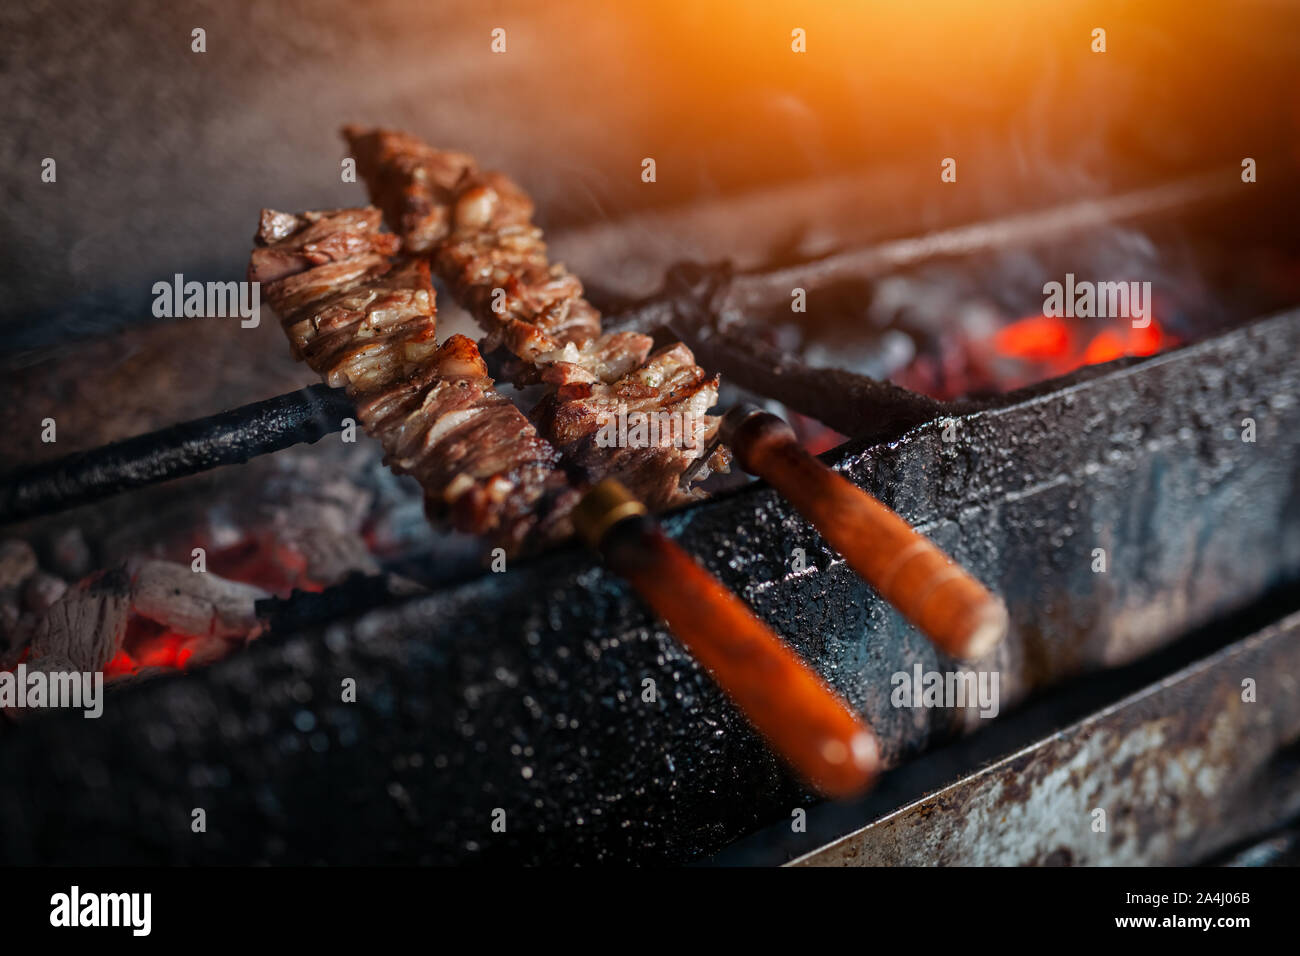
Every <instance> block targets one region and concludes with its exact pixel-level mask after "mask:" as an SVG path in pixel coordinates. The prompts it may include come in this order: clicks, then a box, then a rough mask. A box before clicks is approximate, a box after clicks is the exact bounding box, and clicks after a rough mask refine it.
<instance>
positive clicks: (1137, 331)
mask: <svg viewBox="0 0 1300 956" xmlns="http://www.w3.org/2000/svg"><path fill="white" fill-rule="evenodd" d="M1087 331H1088V330H1087V329H1086V328H1084V327H1082V326H1081V325H1079V324H1078V322H1077V320H1076V321H1075V322H1074V323H1073V324H1072V323H1071V321H1070V320H1068V319H1064V318H1056V317H1052V316H1046V315H1032V316H1028V317H1026V318H1023V319H1017V320H1016V321H1014V322H1012V323H1010V324H1009V325H1006V326H1003V327H1002V328H1001V329H999V330H998V331H997V332H996V333H994V335H993V348H994V350H995V352H996V354H997V355H999V356H1001V357H1003V358H1009V359H1015V360H1017V361H1019V362H1023V363H1028V364H1031V365H1038V366H1040V369H1039V371H1040V372H1041V373H1042V375H1040V376H1039V377H1048V376H1054V375H1064V374H1065V373H1066V372H1072V371H1074V370H1075V369H1076V368H1079V367H1080V366H1082V365H1099V364H1101V363H1102V362H1112V361H1114V360H1115V359H1119V358H1125V357H1132V356H1143V355H1155V354H1156V353H1157V352H1160V351H1162V350H1164V349H1167V348H1170V347H1171V346H1173V345H1176V344H1177V340H1176V339H1174V338H1173V337H1172V336H1170V335H1168V334H1167V333H1166V332H1165V331H1164V329H1163V328H1161V326H1160V323H1159V322H1158V321H1156V319H1154V318H1152V319H1151V321H1150V323H1149V324H1147V325H1146V326H1144V327H1142V328H1134V327H1133V326H1132V325H1131V324H1124V325H1115V326H1108V327H1106V328H1103V329H1101V330H1100V331H1099V332H1096V333H1095V334H1093V335H1092V337H1091V338H1085V337H1084V336H1085V335H1086V333H1087ZM1083 341H1086V342H1087V344H1086V345H1082V347H1081V346H1080V343H1081V342H1083ZM1030 380H1032V377H1031V379H1030ZM1021 384H1023V382H1022V383H1021Z"/></svg>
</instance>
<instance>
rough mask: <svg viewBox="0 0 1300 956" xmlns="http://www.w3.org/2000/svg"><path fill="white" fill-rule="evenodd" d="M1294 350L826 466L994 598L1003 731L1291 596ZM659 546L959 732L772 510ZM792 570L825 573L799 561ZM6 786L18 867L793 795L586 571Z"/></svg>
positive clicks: (526, 845) (1023, 403) (7, 774)
mask: <svg viewBox="0 0 1300 956" xmlns="http://www.w3.org/2000/svg"><path fill="white" fill-rule="evenodd" d="M1298 347H1300V312H1291V313H1286V314H1283V315H1279V316H1276V317H1274V318H1271V319H1267V320H1263V321H1260V322H1257V323H1253V324H1251V325H1249V326H1247V327H1244V328H1241V329H1238V330H1236V331H1233V332H1231V333H1228V334H1226V335H1223V336H1221V337H1219V338H1217V339H1214V340H1212V341H1209V342H1205V343H1202V344H1199V345H1196V346H1192V347H1188V348H1184V349H1180V350H1176V351H1174V352H1170V353H1166V354H1163V355H1160V356H1157V357H1154V358H1152V359H1148V360H1145V361H1141V362H1136V363H1131V364H1130V365H1129V366H1128V367H1116V366H1110V367H1106V368H1103V369H1095V368H1094V369H1089V370H1086V371H1085V372H1083V373H1080V374H1079V375H1077V376H1075V377H1074V378H1073V379H1070V380H1066V381H1064V382H1057V383H1050V384H1049V385H1045V386H1043V387H1040V388H1038V389H1034V390H1030V391H1029V392H1026V393H1022V394H1020V395H1016V396H1011V397H1009V398H1008V399H1006V400H1005V402H1004V404H1003V407H1000V408H995V409H985V410H977V411H970V412H966V413H963V414H960V415H958V416H957V417H956V418H955V424H956V434H957V436H958V440H957V441H955V442H951V443H947V442H944V441H943V438H942V434H943V431H944V427H945V425H946V424H948V419H947V418H946V416H943V415H941V416H940V417H938V418H936V419H935V420H933V421H931V422H929V423H926V424H924V425H922V426H920V427H917V428H915V429H913V430H911V431H908V432H906V433H905V434H900V435H896V436H894V437H893V439H892V440H891V441H889V442H887V443H883V444H877V445H873V446H870V447H865V446H864V444H863V443H862V442H856V443H852V444H850V445H847V446H845V447H844V448H843V449H841V450H840V451H839V452H837V455H836V460H837V462H838V463H839V465H840V466H841V467H842V468H844V469H845V471H846V473H847V474H848V475H849V476H850V477H851V478H853V480H855V481H857V482H858V483H859V484H861V485H862V486H863V487H866V488H867V489H869V490H870V491H871V492H872V493H873V494H875V495H877V496H878V497H880V498H881V500H883V501H885V502H886V503H887V504H889V505H890V506H891V507H893V508H895V509H896V510H897V511H899V512H900V513H901V514H902V515H903V516H904V517H906V518H908V519H909V520H911V521H912V522H914V523H915V524H916V525H917V526H918V527H919V528H920V529H921V530H922V531H924V532H926V533H927V534H930V535H931V536H932V537H934V538H935V540H936V541H937V542H938V543H939V544H940V545H941V546H943V547H945V548H946V549H948V550H949V551H950V553H951V554H953V556H954V557H955V558H956V559H957V560H959V561H961V562H963V563H964V564H966V565H967V566H968V567H969V568H971V570H972V571H973V572H974V573H975V574H976V575H977V576H978V577H980V578H981V579H982V580H984V581H986V582H987V583H988V584H990V585H991V587H992V588H993V589H994V590H995V591H997V592H999V593H1001V594H1003V595H1004V596H1005V597H1006V599H1007V603H1008V605H1009V606H1010V607H1011V609H1012V613H1013V625H1012V635H1011V637H1010V638H1009V640H1008V643H1007V644H1006V645H1005V647H1004V648H1003V649H1002V650H1001V651H1000V652H999V655H998V658H997V660H996V664H995V665H994V666H996V667H997V669H998V670H1000V671H1001V673H1002V675H1003V696H1002V706H1003V708H1004V709H1005V708H1008V707H1010V706H1012V704H1013V703H1014V702H1015V701H1016V700H1019V699H1021V698H1023V697H1024V696H1025V695H1026V694H1028V693H1030V692H1031V691H1033V690H1035V689H1039V688H1042V687H1045V686H1047V685H1049V684H1051V683H1054V682H1056V681H1058V680H1060V679H1061V678H1063V677H1065V676H1067V675H1070V674H1074V673H1078V672H1080V671H1083V670H1087V669H1091V668H1097V667H1101V666H1109V665H1114V664H1117V663H1122V662H1125V661H1129V660H1132V659H1134V658H1135V657H1137V656H1138V655H1140V654H1141V653H1143V652H1145V651H1147V650H1150V649H1152V648H1154V647H1157V646H1159V645H1161V644H1164V643H1166V642H1169V641H1171V640H1173V639H1174V638H1176V637H1177V636H1178V635H1180V634H1181V633H1183V632H1184V631H1186V630H1187V629H1188V628H1191V627H1194V626H1196V625H1199V624H1203V623H1205V622H1207V621H1209V620H1211V619H1213V618H1215V617H1217V616H1219V615H1222V614H1225V613H1227V612H1229V611H1231V610H1233V609H1235V608H1238V607H1241V606H1243V605H1245V604H1247V603H1249V602H1250V601H1252V600H1254V599H1256V598H1258V597H1260V596H1261V595H1262V594H1264V593H1265V592H1266V591H1268V590H1270V589H1272V588H1276V587H1278V586H1280V585H1282V584H1285V583H1287V582H1293V581H1294V580H1296V579H1297V577H1300V499H1298V498H1297V490H1296V489H1297V487H1300V483H1298V482H1297V481H1296V475H1297V474H1298V473H1300V447H1297V445H1296V443H1294V442H1293V441H1291V440H1290V438H1289V437H1288V436H1290V435H1294V434H1297V433H1300V432H1297V429H1300V407H1298V406H1297V403H1296V402H1295V401H1294V398H1293V396H1294V395H1296V394H1298V393H1300V381H1298V378H1300V370H1297V369H1296V368H1295V365H1294V361H1293V358H1294V355H1295V354H1296V352H1297V348H1298ZM1247 416H1250V417H1253V418H1255V419H1256V420H1257V423H1258V442H1257V443H1255V444H1247V443H1243V442H1242V441H1241V440H1240V423H1241V421H1242V419H1243V418H1244V417H1247ZM1049 516H1050V517H1049ZM667 524H668V527H669V529H670V530H671V531H672V533H673V534H674V535H676V536H677V537H678V539H679V540H680V541H681V543H682V544H683V545H684V546H685V547H686V548H687V549H688V550H690V551H691V552H692V553H694V554H696V555H697V556H699V557H700V558H701V559H702V560H703V561H704V563H705V564H706V565H707V566H708V567H709V568H710V569H711V570H712V571H714V572H715V573H716V574H718V575H719V577H721V578H722V580H723V581H724V582H725V583H727V584H728V585H730V586H732V587H733V588H735V589H736V590H738V591H739V592H740V593H741V594H742V595H743V596H744V597H745V598H746V599H747V600H748V601H750V602H751V603H752V604H753V606H754V607H755V608H756V609H757V611H758V612H759V613H760V614H761V615H762V616H763V617H764V618H765V619H767V620H768V621H769V622H771V623H772V624H773V625H774V626H775V628H776V629H777V630H778V631H779V632H780V633H781V634H782V635H783V636H784V637H786V638H787V639H788V640H790V641H791V643H792V644H794V645H795V646H796V647H797V648H798V649H799V650H800V652H802V653H803V654H804V655H805V656H806V657H808V658H809V659H810V660H811V661H812V662H813V663H814V665H815V666H816V667H817V668H818V669H819V670H820V671H821V673H822V674H823V675H825V676H826V678H827V679H828V680H829V681H830V682H831V683H832V684H834V685H835V686H836V687H837V688H838V689H840V690H841V691H842V692H843V693H844V694H845V696H846V697H847V698H848V699H849V700H850V701H852V702H853V703H854V704H855V705H856V706H858V707H859V708H860V709H861V710H862V711H863V712H864V713H865V714H866V715H867V716H868V717H869V718H870V719H871V720H872V722H873V724H874V726H875V727H876V729H877V731H878V732H879V733H880V735H881V738H882V742H883V746H884V752H885V756H886V759H887V761H888V763H889V764H891V765H896V764H898V763H899V762H901V761H903V760H905V759H907V758H909V757H911V756H913V755H915V754H916V753H918V752H920V751H921V750H923V749H925V748H927V747H928V746H931V745H933V744H934V743H936V742H938V741H940V740H942V739H944V738H946V737H947V736H949V735H951V734H953V733H955V732H956V731H957V730H958V727H957V718H956V717H955V716H954V714H953V713H952V712H950V711H935V710H931V711H922V712H920V713H921V714H922V717H921V718H920V719H918V718H916V717H915V713H914V712H911V711H899V710H894V709H892V708H891V707H890V706H889V704H888V687H889V675H890V674H892V673H894V672H896V671H900V670H910V668H911V667H912V665H913V664H914V663H917V662H920V663H921V664H922V665H923V666H925V667H926V668H927V669H931V668H933V667H934V666H935V665H936V664H937V663H938V662H937V660H936V657H935V652H934V651H933V650H932V649H931V648H930V647H929V645H928V644H926V643H925V642H924V641H923V640H922V639H921V638H920V637H919V636H918V635H916V634H915V632H913V631H912V630H911V629H910V628H909V627H907V626H906V625H905V623H904V622H903V621H902V620H901V619H899V618H898V617H897V616H896V615H895V614H894V613H893V612H892V611H891V610H889V609H888V608H887V607H886V606H883V605H882V604H880V603H879V601H878V600H877V599H876V598H875V596H874V595H873V594H872V593H871V592H870V591H869V590H868V589H867V588H866V587H865V586H864V585H863V584H862V583H861V582H860V581H859V580H858V579H857V578H856V577H855V576H854V575H853V574H852V573H851V572H850V571H849V570H848V569H847V568H846V567H845V566H844V565H843V564H841V563H839V562H838V560H837V559H836V558H833V557H832V556H831V555H830V554H828V553H826V552H825V551H824V550H823V548H822V547H821V545H820V543H819V539H818V538H817V537H816V535H815V534H814V533H813V532H812V531H811V530H810V529H809V528H808V526H807V525H806V524H805V523H804V522H803V521H802V519H800V518H799V517H798V516H796V515H794V514H793V513H791V512H790V511H789V510H788V508H787V506H786V505H785V504H784V503H783V502H782V501H781V500H779V499H778V498H777V497H776V496H775V495H773V494H772V493H771V492H770V491H768V490H766V489H764V488H761V487H751V488H748V489H745V490H742V491H739V492H737V493H734V494H731V495H727V496H724V497H722V498H720V499H718V500H714V501H711V502H708V503H705V504H702V505H699V506H696V507H693V508H690V509H688V510H686V511H683V512H680V513H677V514H674V515H672V516H670V517H669V518H668V521H667ZM796 547H801V548H805V549H806V551H807V554H808V557H809V561H810V563H811V565H812V570H810V571H806V572H803V573H798V574H795V573H792V572H790V571H789V570H788V567H787V565H786V562H787V561H788V560H789V557H790V555H791V553H792V551H793V549H794V548H796ZM1096 547H1104V548H1105V549H1106V550H1107V553H1108V556H1109V569H1110V570H1109V571H1108V573H1106V574H1094V573H1092V571H1091V564H1092V560H1093V556H1092V552H1093V549H1094V548H1096ZM506 607H508V608H511V613H510V614H509V615H503V614H501V609H502V608H506ZM345 678H352V679H355V680H356V682H357V702H356V703H342V702H341V701H340V697H341V682H342V681H343V680H344V679H345ZM645 678H651V679H653V680H654V681H655V682H656V685H657V688H658V702H657V703H655V704H645V703H642V698H641V692H642V688H643V685H642V681H643V680H644V679H645ZM0 775H2V776H3V777H4V779H7V780H12V781H22V783H21V784H18V785H15V786H12V787H9V788H7V789H6V790H5V791H4V793H3V794H0V855H2V856H3V857H4V858H6V859H9V860H13V861H35V860H36V859H43V860H60V861H78V860H93V859H102V858H112V859H121V860H142V861H145V860H148V861H204V862H236V861H253V860H265V861H273V862H293V861H298V862H302V861H314V860H328V861H334V862H342V861H398V860H421V861H442V862H450V861H463V860H483V861H487V860H492V861H500V860H510V861H521V862H543V861H546V862H558V861H562V860H575V861H576V860H602V859H603V860H610V859H617V860H636V861H682V860H691V859H698V858H700V857H701V856H702V855H705V854H708V853H710V852H713V851H715V850H717V849H719V848H720V847H722V846H723V845H725V844H726V843H728V842H730V841H731V840H734V839H735V838H737V837H739V836H741V835H743V834H744V833H746V832H749V831H752V830H753V829H754V828H755V827H757V826H759V825H762V824H765V823H770V822H772V821H774V820H777V819H780V818H783V817H788V813H789V808H790V807H792V806H797V805H800V804H801V803H803V802H805V801H806V800H807V795H806V794H802V793H801V792H800V790H799V787H798V786H797V785H796V784H795V783H794V782H793V781H792V780H791V779H790V778H789V777H787V776H786V775H785V773H784V772H783V771H782V770H781V768H780V767H779V766H778V765H777V764H776V763H775V761H774V758H772V757H771V756H770V755H769V754H768V753H767V752H766V750H765V748H764V747H763V746H762V744H761V742H760V741H759V740H757V739H756V738H755V737H754V736H753V735H752V733H751V732H750V731H749V730H748V728H747V726H746V725H745V724H744V721H743V720H742V719H741V718H740V717H739V715H738V714H737V713H736V712H735V711H733V710H732V709H731V708H730V707H729V705H728V704H727V703H726V701H725V700H723V699H722V698H721V697H720V695H719V692H718V691H717V690H716V689H715V688H714V686H713V685H712V684H711V682H710V681H709V680H708V679H707V677H706V676H705V675H704V674H703V673H701V672H700V670H699V669H698V667H697V666H696V665H695V664H694V663H693V662H692V661H691V660H690V659H689V658H687V657H686V655H685V654H684V653H683V652H682V651H680V650H679V649H678V648H677V646H676V645H675V643H674V642H673V640H672V638H671V637H670V636H669V635H668V634H667V633H665V632H664V631H662V630H661V629H659V628H658V627H657V626H656V625H655V623H654V622H653V621H652V620H650V618H649V617H648V615H647V612H646V611H645V610H644V608H643V607H642V606H641V605H640V604H639V603H638V602H637V600H636V599H635V597H634V596H633V595H631V594H630V593H629V592H628V590H627V589H626V587H624V586H623V585H622V584H621V583H619V582H618V581H616V580H614V579H611V578H610V576H609V575H607V574H606V573H605V572H604V571H603V570H602V569H600V568H599V567H597V566H595V565H593V563H592V561H591V560H590V558H589V557H588V556H587V555H585V554H583V553H581V552H578V551H576V550H567V551H562V552H559V553H556V554H553V555H550V556H548V557H547V558H546V559H545V560H544V561H534V562H531V563H527V564H520V565H517V566H515V567H513V568H512V569H511V571H510V573H508V574H503V575H492V574H488V575H485V576H483V577H481V578H479V579H477V580H474V581H471V582H469V583H466V584H463V585H460V586H457V587H453V588H449V589H446V590H443V591H440V592H437V593H434V594H431V595H428V596H425V597H421V598H418V599H414V600H411V601H408V602H404V603H401V604H397V605H391V606H386V607H384V608H381V609H379V610H375V611H372V612H369V613H366V614H363V615H361V616H359V617H355V618H353V619H343V620H339V621H336V622H333V623H330V624H323V625H321V626H319V627H315V628H307V629H305V630H303V631H301V632H300V633H297V634H292V635H289V634H284V635H279V636H275V637H271V638H268V639H266V640H264V641H259V642H256V643H255V644H254V645H253V646H252V647H251V648H250V649H249V650H248V651H247V652H245V653H243V654H241V655H239V656H237V657H235V658H232V659H229V660H227V661H225V662H223V663H221V664H219V665H217V666H215V667H213V668H211V669H209V670H207V671H203V672H200V673H196V674H193V675H190V676H188V677H186V678H184V679H180V680H177V679H166V680H160V681H158V682H156V683H151V684H145V685H143V686H140V687H138V688H135V689H132V690H131V691H129V692H128V693H125V694H123V695H121V696H120V697H117V698H115V699H114V700H113V701H112V702H111V706H110V707H109V708H108V709H107V710H106V713H105V716H104V717H103V718H102V719H100V720H98V721H84V720H82V719H80V718H79V717H67V716H63V715H57V716H53V717H50V718H48V719H42V720H39V721H31V722H30V724H29V725H28V726H24V727H23V728H22V729H21V732H17V733H13V734H7V735H6V738H5V739H4V740H3V743H2V744H0ZM38 795H41V798H40V799H37V796H38ZM51 795H54V796H51ZM194 807H204V808H205V809H206V810H207V812H208V819H209V832H208V834H206V835H205V836H204V837H203V838H201V839H200V838H191V836H190V834H189V829H188V828H189V820H190V813H191V810H192V809H193V808H194ZM496 808H503V809H505V810H506V811H507V821H508V827H507V831H506V832H505V833H494V832H493V831H492V829H491V819H492V812H493V810H494V809H496ZM323 832H328V833H330V834H331V839H330V840H329V841H328V843H324V842H322V841H321V840H320V834H321V833H323Z"/></svg>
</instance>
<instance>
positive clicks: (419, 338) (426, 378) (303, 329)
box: [248, 208, 577, 552]
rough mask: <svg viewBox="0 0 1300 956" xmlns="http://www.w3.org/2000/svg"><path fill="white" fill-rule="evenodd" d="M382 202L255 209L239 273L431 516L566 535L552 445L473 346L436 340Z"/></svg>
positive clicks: (520, 541)
mask: <svg viewBox="0 0 1300 956" xmlns="http://www.w3.org/2000/svg"><path fill="white" fill-rule="evenodd" d="M380 219H381V214H380V212H379V210H378V209H374V208H366V209H342V210H333V211H325V212H307V213H303V214H301V215H295V214H291V213H282V212H275V211H273V210H264V211H263V213H262V217H261V222H260V224H259V228H258V231H257V235H256V237H255V241H256V244H257V248H255V249H254V250H253V252H252V255H251V257H250V260H249V267H248V276H249V279H250V280H251V281H255V282H260V283H261V284H262V288H263V289H264V291H265V294H266V298H267V301H268V302H269V303H270V304H271V306H272V308H274V309H275V311H276V312H277V313H278V314H279V316H280V319H281V323H282V325H283V326H284V329H285V332H286V333H287V334H288V336H289V341H290V345H291V348H292V350H293V354H294V356H295V357H296V358H298V359H299V360H301V361H304V362H306V363H307V364H308V365H309V366H310V367H311V368H312V369H313V370H314V371H316V372H318V373H319V374H320V375H321V376H322V377H323V378H324V379H325V381H326V382H327V383H328V384H330V385H332V386H335V387H343V388H345V389H346V390H347V392H348V394H349V395H350V396H351V397H352V398H353V399H354V400H355V402H356V407H357V417H358V420H359V421H360V423H361V425H362V427H363V428H365V429H366V431H367V432H369V433H370V434H372V435H374V436H375V437H376V438H378V439H379V441H380V442H381V443H382V444H383V447H384V451H385V458H386V461H387V463H388V464H389V466H390V467H392V468H393V470H394V471H397V472H399V473H403V474H410V475H413V476H414V477H415V478H416V479H417V480H418V481H419V482H420V485H421V486H422V487H423V489H424V493H425V508H426V511H427V512H428V513H429V516H430V519H431V520H434V521H439V522H443V521H445V522H449V523H450V524H451V525H452V526H454V527H455V528H457V529H458V530H461V531H465V532H469V533H472V534H482V535H487V536H488V537H489V538H490V539H491V540H492V541H494V542H495V543H497V544H499V545H501V546H504V547H506V548H507V550H509V551H512V552H514V551H518V550H519V549H520V548H521V547H523V546H524V545H525V544H526V543H534V542H539V541H546V540H554V539H558V538H562V537H566V536H568V534H569V533H570V532H571V526H570V524H569V522H568V511H569V509H570V508H571V507H572V505H573V503H574V501H575V500H576V497H577V492H576V491H575V490H574V489H573V488H572V487H571V486H570V484H569V482H568V480H567V478H566V476H565V474H564V472H563V471H561V470H560V469H559V468H558V462H559V454H558V453H557V452H556V450H555V449H554V448H553V447H552V446H551V445H550V444H549V443H548V442H547V441H546V440H545V439H543V438H542V437H541V436H540V435H539V434H538V433H537V430H536V428H535V427H534V426H533V425H532V424H531V423H530V422H529V421H528V419H527V418H526V417H525V416H524V415H523V414H522V413H521V412H520V411H519V410H518V409H517V408H515V407H514V405H512V404H511V403H510V402H509V401H508V400H507V399H506V398H505V397H504V396H502V395H500V394H499V393H498V392H497V391H496V390H495V388H494V386H493V381H492V379H491V378H490V377H489V376H488V373H487V366H486V365H485V364H484V362H483V359H482V357H481V356H480V354H479V351H478V347H477V346H476V345H475V344H474V343H473V342H472V341H470V340H469V339H467V338H465V337H464V336H460V335H454V336H451V337H450V338H449V339H448V340H447V341H446V342H444V343H443V344H442V345H441V346H439V345H438V344H437V342H436V338H435V333H436V314H437V313H436V305H435V299H434V291H433V287H432V286H431V284H430V275H429V264H428V262H427V261H425V260H424V259H410V260H401V259H395V258H394V254H395V253H396V252H397V251H398V248H399V245H400V241H399V239H398V237H396V236H393V235H389V234H384V233H380V232H379V226H380Z"/></svg>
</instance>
